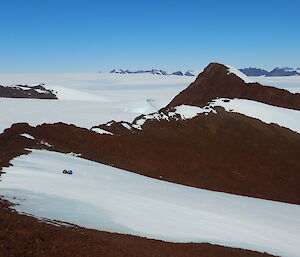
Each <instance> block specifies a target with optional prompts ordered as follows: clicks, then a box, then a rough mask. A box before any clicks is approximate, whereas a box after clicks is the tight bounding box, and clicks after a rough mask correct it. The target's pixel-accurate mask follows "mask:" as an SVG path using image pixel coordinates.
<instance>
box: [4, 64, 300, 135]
mask: <svg viewBox="0 0 300 257" xmlns="http://www.w3.org/2000/svg"><path fill="white" fill-rule="evenodd" d="M229 72H233V73H235V74H239V73H238V71H236V69H234V68H232V67H229ZM195 79H196V78H195V77H188V76H155V75H151V74H109V73H57V74H0V85H17V84H28V85H37V84H39V83H45V87H46V88H48V89H53V90H54V91H56V92H57V95H58V97H59V100H57V101H56V100H44V99H43V100H37V99H7V98H0V121H1V122H0V133H2V132H3V130H4V129H5V128H9V127H10V126H11V125H12V124H14V123H17V122H28V123H29V124H30V125H33V126H36V125H39V124H42V123H55V122H65V123H69V124H75V125H77V126H79V127H84V128H88V129H90V128H91V127H93V126H97V125H99V124H103V123H106V122H108V121H111V120H116V121H121V120H123V121H128V122H132V121H133V120H134V119H135V118H136V117H137V116H138V115H140V114H150V113H153V112H155V111H157V110H159V109H160V108H162V107H164V106H166V105H167V104H168V103H169V102H170V101H171V100H172V99H173V98H174V97H175V96H176V95H177V94H178V93H179V92H180V91H182V90H183V89H185V88H186V87H187V86H188V85H189V84H190V83H191V82H193V81H194V80H195ZM247 80H251V81H258V82H260V83H262V84H264V85H272V86H277V87H280V88H286V89H288V90H290V91H291V92H300V76H293V77H284V78H283V77H271V78H265V77H250V78H247Z"/></svg>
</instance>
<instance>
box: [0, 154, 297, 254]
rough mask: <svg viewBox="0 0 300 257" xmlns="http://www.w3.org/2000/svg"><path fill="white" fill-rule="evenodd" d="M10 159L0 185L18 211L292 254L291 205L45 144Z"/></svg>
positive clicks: (293, 219) (165, 237) (98, 226)
mask: <svg viewBox="0 0 300 257" xmlns="http://www.w3.org/2000/svg"><path fill="white" fill-rule="evenodd" d="M11 163H12V164H13V166H11V167H9V168H4V172H6V174H3V175H2V176H1V179H2V181H1V183H0V190H1V194H2V195H5V197H6V199H9V200H11V201H13V202H15V203H20V205H17V206H15V208H16V209H17V210H18V211H21V212H26V213H29V214H31V215H36V216H39V217H44V218H50V219H57V220H61V221H65V222H70V223H75V224H79V225H81V226H85V227H89V228H96V229H101V230H106V231H114V232H120V233H130V234H134V235H139V236H146V237H149V238H156V239H162V240H167V241H175V242H190V241H193V242H210V243H215V244H221V245H225V246H232V247H241V248H247V249H252V250H257V251H266V252H268V253H271V254H274V255H280V256H286V257H298V256H299V252H300V237H299V232H300V206H298V205H292V204H285V203H279V202H275V201H267V200H260V199H255V198H249V197H242V196H236V195H232V194H225V193H219V192H212V191H208V190H202V189H196V188H192V187H187V186H182V185H178V184H173V183H169V182H164V181H160V180H156V179H151V178H147V177H144V176H141V175H138V174H134V173H130V172H127V171H123V170H120V169H116V168H113V167H110V166H106V165H102V164H99V163H95V162H91V161H88V160H85V159H81V158H79V157H75V156H72V155H70V154H61V153H55V152H49V151H45V150H33V152H32V153H30V154H29V155H23V156H20V157H17V158H15V159H14V160H12V162H11ZM63 169H71V170H73V172H74V174H73V175H66V174H63V173H62V170H63ZM13 197H16V198H17V199H13Z"/></svg>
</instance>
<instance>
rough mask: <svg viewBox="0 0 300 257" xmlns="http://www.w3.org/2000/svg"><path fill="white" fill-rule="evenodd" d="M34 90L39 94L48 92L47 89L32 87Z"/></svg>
mask: <svg viewBox="0 0 300 257" xmlns="http://www.w3.org/2000/svg"><path fill="white" fill-rule="evenodd" d="M34 90H35V91H36V92H38V93H39V94H49V92H48V91H46V90H42V89H34Z"/></svg>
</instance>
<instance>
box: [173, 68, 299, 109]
mask: <svg viewBox="0 0 300 257" xmlns="http://www.w3.org/2000/svg"><path fill="white" fill-rule="evenodd" d="M216 97H228V98H242V99H248V100H255V101H258V102H262V103H266V104H270V105H275V106H279V107H285V108H290V109H295V110H300V94H292V93H290V92H289V91H287V90H284V89H279V88H275V87H269V86H262V85H260V84H259V83H246V82H245V81H244V80H242V79H241V78H239V77H238V76H236V75H235V74H233V73H229V74H228V68H227V67H226V66H224V65H222V64H218V63H211V64H209V65H208V66H207V67H206V68H205V69H204V71H203V72H202V73H200V74H199V75H198V77H197V79H196V80H195V82H193V83H192V84H191V85H190V86H189V87H188V88H186V89H185V90H183V91H182V92H181V93H180V94H179V95H177V96H176V97H175V98H174V99H173V100H172V101H171V103H170V104H169V105H168V107H171V106H177V105H181V104H188V105H203V104H206V103H207V102H208V101H211V100H212V99H214V98H216Z"/></svg>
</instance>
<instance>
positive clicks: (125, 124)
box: [122, 122, 131, 130]
mask: <svg viewBox="0 0 300 257" xmlns="http://www.w3.org/2000/svg"><path fill="white" fill-rule="evenodd" d="M122 126H123V127H125V128H126V129H129V130H131V127H130V125H129V124H128V123H125V122H122Z"/></svg>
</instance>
